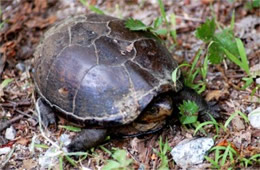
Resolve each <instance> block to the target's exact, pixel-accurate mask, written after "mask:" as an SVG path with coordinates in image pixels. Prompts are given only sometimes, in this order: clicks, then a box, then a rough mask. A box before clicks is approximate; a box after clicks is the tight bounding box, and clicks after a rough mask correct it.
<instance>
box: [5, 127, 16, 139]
mask: <svg viewBox="0 0 260 170" xmlns="http://www.w3.org/2000/svg"><path fill="white" fill-rule="evenodd" d="M15 135H16V131H15V129H14V128H13V126H10V127H9V128H7V129H6V131H5V138H6V139H8V140H14V138H15Z"/></svg>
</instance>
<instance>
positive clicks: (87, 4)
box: [79, 0, 105, 15]
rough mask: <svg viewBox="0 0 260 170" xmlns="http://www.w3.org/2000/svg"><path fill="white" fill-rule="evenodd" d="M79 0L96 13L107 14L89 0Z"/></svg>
mask: <svg viewBox="0 0 260 170" xmlns="http://www.w3.org/2000/svg"><path fill="white" fill-rule="evenodd" d="M79 1H80V2H81V4H82V5H84V6H86V7H87V8H88V9H89V10H90V11H92V12H95V13H96V14H100V15H104V14H105V13H104V12H103V11H102V10H101V9H99V8H97V7H95V6H94V5H91V4H89V3H88V2H87V0H79Z"/></svg>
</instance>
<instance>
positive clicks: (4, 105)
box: [0, 101, 31, 108]
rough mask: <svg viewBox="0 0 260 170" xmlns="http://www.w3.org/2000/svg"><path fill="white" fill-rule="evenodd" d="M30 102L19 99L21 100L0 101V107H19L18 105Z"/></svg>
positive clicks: (26, 104) (28, 104) (25, 104)
mask: <svg viewBox="0 0 260 170" xmlns="http://www.w3.org/2000/svg"><path fill="white" fill-rule="evenodd" d="M30 105H31V102H30V101H21V102H17V103H14V102H10V103H1V104H0V106H2V107H13V108H15V107H19V106H30Z"/></svg>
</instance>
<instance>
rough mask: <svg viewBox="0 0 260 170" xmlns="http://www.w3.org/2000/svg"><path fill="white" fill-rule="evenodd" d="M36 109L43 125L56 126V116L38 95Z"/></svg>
mask: <svg viewBox="0 0 260 170" xmlns="http://www.w3.org/2000/svg"><path fill="white" fill-rule="evenodd" d="M36 105H37V106H36V108H37V109H36V110H37V112H38V114H40V116H41V122H40V123H42V124H43V125H44V126H45V127H48V126H49V125H54V126H56V116H55V114H54V112H53V111H52V108H51V107H50V106H49V105H48V104H47V103H46V102H45V101H44V100H43V99H42V98H41V97H40V98H38V99H37V101H36Z"/></svg>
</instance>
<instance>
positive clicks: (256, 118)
mask: <svg viewBox="0 0 260 170" xmlns="http://www.w3.org/2000/svg"><path fill="white" fill-rule="evenodd" d="M248 119H249V121H250V124H251V126H252V127H254V128H256V129H260V107H258V108H256V109H255V110H253V111H251V112H250V113H249V114H248Z"/></svg>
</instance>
